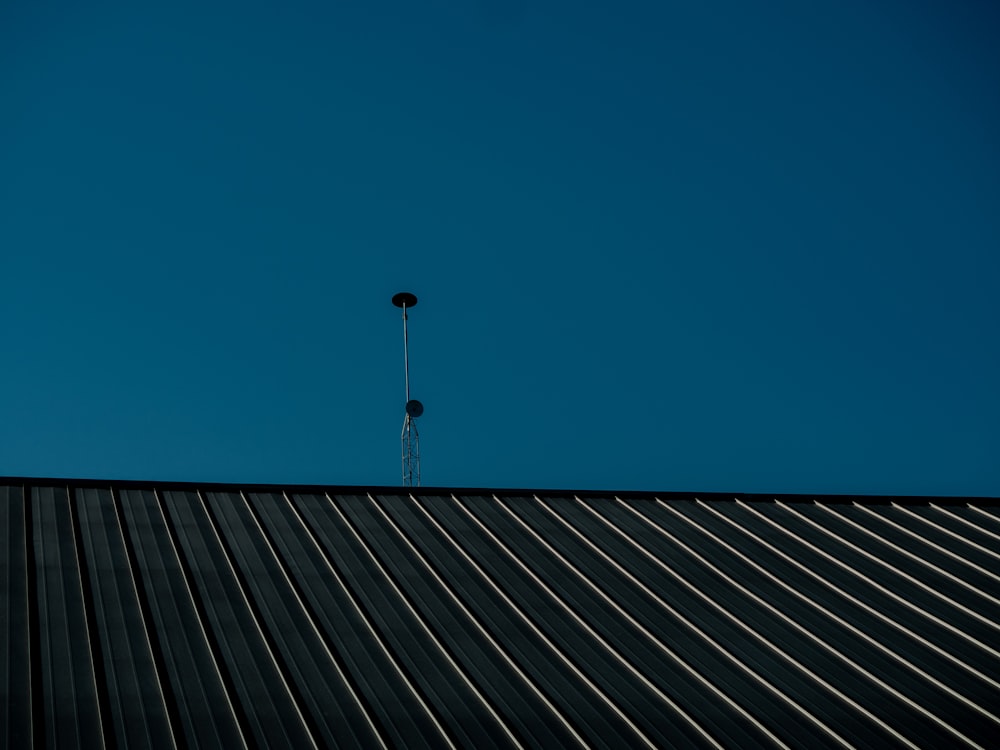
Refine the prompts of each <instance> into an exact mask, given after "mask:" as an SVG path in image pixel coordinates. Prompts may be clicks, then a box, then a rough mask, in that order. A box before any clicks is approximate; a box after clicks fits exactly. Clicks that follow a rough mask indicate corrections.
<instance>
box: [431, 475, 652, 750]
mask: <svg viewBox="0 0 1000 750" xmlns="http://www.w3.org/2000/svg"><path fill="white" fill-rule="evenodd" d="M451 499H452V501H453V502H454V504H455V505H456V506H458V507H459V508H461V510H462V511H464V512H465V514H466V515H467V516H468V517H469V518H470V519H471V520H472V522H473V523H475V524H476V525H477V526H478V527H479V528H480V529H481V530H482V531H483V532H484V533H485V534H486V535H487V536H488V537H489V538H490V540H491V541H492V542H493V543H494V544H495V545H496V546H497V547H499V548H500V549H501V550H502V551H503V552H504V553H506V555H507V556H508V557H509V558H510V559H511V560H513V561H514V563H515V564H516V565H517V566H518V567H519V568H521V570H523V571H524V572H525V573H527V574H528V576H529V577H530V578H531V579H532V580H533V581H534V582H535V583H536V584H538V585H539V586H540V587H541V588H542V590H543V591H545V592H546V593H547V594H548V595H549V596H550V597H551V598H552V600H553V601H555V602H556V604H558V605H559V606H560V607H561V608H562V609H564V610H565V611H566V612H567V613H568V614H569V615H570V617H572V618H573V619H574V620H576V622H577V623H578V624H579V625H580V626H581V627H582V628H584V629H585V630H586V631H587V632H588V633H589V634H590V635H591V637H592V638H594V640H595V641H596V642H597V643H599V644H600V645H601V646H602V647H603V648H604V649H605V650H606V651H608V653H610V654H611V655H612V656H613V657H614V658H615V659H617V660H618V661H620V662H621V663H622V665H623V666H625V668H626V669H628V670H629V671H630V672H632V673H633V674H634V675H635V676H636V677H638V678H639V679H640V680H641V681H642V682H643V684H649V681H648V680H647V679H646V678H645V676H643V675H642V674H641V673H639V672H638V671H637V670H635V668H634V667H632V666H631V665H630V664H629V662H628V661H627V660H626V659H625V658H624V657H623V656H621V654H619V653H618V652H617V651H616V650H615V648H614V647H613V646H612V645H611V644H610V643H608V642H607V641H606V640H605V639H604V638H602V637H601V635H600V634H599V633H598V632H597V631H595V630H594V628H593V627H592V626H591V625H590V624H589V623H588V622H586V621H585V620H584V619H583V618H582V617H580V616H579V615H578V614H577V613H576V612H575V611H574V610H573V608H572V607H571V606H569V605H568V604H567V603H566V602H565V601H563V600H562V598H561V597H560V596H559V595H558V594H556V593H555V592H554V591H552V588H551V587H550V586H548V584H546V583H545V582H544V581H543V580H542V579H541V578H540V577H539V576H538V575H537V574H536V573H535V572H534V571H533V570H531V568H529V567H528V565H527V564H526V563H525V562H524V561H523V560H521V558H520V557H518V556H517V554H516V553H515V552H514V551H513V550H511V549H510V548H509V547H508V546H507V545H506V544H504V542H503V541H501V540H500V538H499V537H497V535H496V534H494V533H493V531H492V530H491V529H490V528H489V527H488V526H486V524H484V523H483V522H482V521H480V520H479V519H478V518H477V517H476V516H475V514H473V513H471V512H470V511H469V509H468V508H466V507H465V506H464V505H463V504H462V502H461V501H460V500H459V499H458V497H457V496H455V495H451ZM495 499H496V498H495V497H494V500H495ZM472 564H473V566H474V567H475V568H476V571H477V572H478V573H479V574H480V575H481V576H483V578H484V580H486V581H487V582H488V583H489V584H490V587H491V588H492V589H493V590H494V591H496V592H497V594H499V595H500V597H501V598H502V599H503V600H504V601H505V602H506V603H507V605H508V606H509V607H510V608H511V609H512V610H513V611H514V612H516V613H517V614H518V616H519V617H520V618H521V619H522V620H523V621H524V622H525V624H527V625H528V627H530V628H531V629H532V630H533V631H534V632H535V634H536V635H538V637H539V638H541V639H542V640H543V641H544V642H545V644H546V645H547V646H548V647H549V648H550V649H551V650H552V652H553V653H554V654H555V655H556V656H558V657H559V659H560V661H562V662H563V664H565V665H566V666H567V667H569V669H570V670H571V671H572V672H573V674H575V675H576V676H577V677H578V678H579V679H580V680H581V681H582V682H583V683H584V684H585V685H586V686H587V687H589V688H590V689H591V690H592V691H593V692H594V694H595V695H597V697H598V698H600V699H601V701H602V702H603V703H604V704H605V705H606V706H607V707H608V708H609V709H611V711H613V712H614V713H615V715H617V716H618V718H619V719H621V720H622V721H623V722H624V723H625V724H626V725H627V726H628V727H629V728H630V729H631V730H632V731H633V732H634V733H635V735H636V736H637V737H638V738H639V739H640V740H642V742H643V744H644V745H646V746H647V747H650V748H655V747H656V744H655V743H654V742H653V741H652V740H650V739H649V737H647V736H646V735H645V733H644V732H643V731H642V730H641V729H640V728H639V727H638V726H636V724H635V722H633V721H632V720H631V719H630V718H629V717H628V715H627V714H626V713H625V712H624V711H623V710H622V708H621V707H620V706H619V705H618V704H617V703H615V701H614V700H612V698H611V696H609V695H608V694H607V693H606V692H605V691H604V690H602V689H601V687H600V685H598V684H597V683H595V682H594V681H593V680H592V679H590V678H589V677H587V675H586V674H585V673H584V672H583V670H581V669H580V667H579V666H578V665H577V664H576V663H575V662H574V661H573V659H572V658H570V656H568V655H567V654H566V653H565V652H564V651H563V649H561V648H560V647H559V645H558V644H556V643H555V642H554V641H553V640H552V639H551V638H549V637H548V636H547V635H546V634H545V633H544V632H543V631H542V630H541V628H539V627H538V626H537V625H536V624H535V622H534V620H532V618H531V617H530V616H529V615H528V614H527V613H526V612H524V610H523V609H522V608H521V607H520V606H518V604H517V603H516V602H515V601H514V600H513V599H512V598H511V597H510V596H509V595H508V594H507V592H506V591H505V590H504V588H503V586H501V585H500V584H498V583H497V582H496V581H494V580H493V578H492V577H491V576H490V575H489V573H487V572H486V571H485V570H484V569H483V568H482V567H481V566H480V565H479V564H478V563H476V562H473V563H472Z"/></svg>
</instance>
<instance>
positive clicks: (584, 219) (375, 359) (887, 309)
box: [0, 0, 1000, 495]
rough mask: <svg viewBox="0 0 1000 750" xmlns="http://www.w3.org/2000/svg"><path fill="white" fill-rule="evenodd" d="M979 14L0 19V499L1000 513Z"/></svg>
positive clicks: (999, 409) (901, 9)
mask: <svg viewBox="0 0 1000 750" xmlns="http://www.w3.org/2000/svg"><path fill="white" fill-rule="evenodd" d="M998 32H1000V10H998V9H997V5H996V3H995V2H992V0H983V1H982V2H972V1H965V0H951V1H949V2H945V0H937V1H936V2H935V1H931V0H913V1H912V2H902V1H901V0H900V1H899V2H890V1H888V0H881V1H880V0H815V1H814V2H805V3H804V2H800V1H799V0H784V1H781V2H766V1H765V2H755V3H747V2H735V1H730V0H707V1H705V2H701V1H699V2H694V1H687V2H669V1H668V0H657V1H655V2H644V3H639V2H627V1H626V2H602V3H592V2H579V1H576V2H557V1H555V0H464V1H459V0H425V1H424V2H416V3H414V2H392V1H389V0H344V1H339V0H338V1H334V2H315V3H304V2H299V1H298V0H289V1H288V2H280V3H278V2H274V3H260V2H252V1H247V0H241V2H232V3H223V2H215V1H214V0H199V1H198V2H190V3H188V2H182V1H180V0H171V1H170V2H159V3H157V2H149V3H146V2H120V3H114V2H100V0H97V1H96V2H92V3H90V2H88V3H78V2H73V3H70V2H27V1H26V0H24V1H19V0H7V1H6V2H2V3H0V284H2V294H0V331H2V349H0V351H2V353H3V355H2V364H0V386H2V388H0V475H27V476H70V477H106V478H117V479H123V478H136V479H149V480H156V479H164V480H192V481H213V480H214V481H246V482H253V481H262V482H303V483H310V482H323V483H327V482H328V483H335V484H398V483H399V482H400V478H399V477H400V473H399V472H400V469H399V463H400V461H399V454H400V446H399V431H400V427H401V424H402V418H403V379H402V364H403V363H402V327H401V321H400V317H399V310H397V309H396V308H394V307H392V305H391V304H390V302H389V299H390V297H391V296H392V294H393V293H395V292H397V291H401V290H404V289H405V290H410V291H412V292H414V293H415V294H417V295H418V297H419V298H420V302H419V305H418V307H417V308H416V309H415V310H413V312H412V314H411V317H410V338H411V364H412V381H413V395H414V396H415V397H417V398H419V399H421V400H422V401H423V402H424V404H425V406H426V413H425V415H424V416H423V417H422V418H421V419H420V421H419V426H420V434H421V439H422V449H423V473H424V483H425V484H428V485H440V486H498V487H501V486H502V487H537V488H596V489H650V490H703V491H734V492H768V491H773V492H818V493H878V494H897V493H898V494H979V495H1000V387H998V383H1000V336H998V333H997V328H998V323H1000V295H998V282H1000V45H998V44H997V39H998Z"/></svg>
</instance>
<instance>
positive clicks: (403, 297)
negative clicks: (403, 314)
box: [392, 292, 417, 309]
mask: <svg viewBox="0 0 1000 750" xmlns="http://www.w3.org/2000/svg"><path fill="white" fill-rule="evenodd" d="M392 304H394V305H395V306H396V307H402V308H404V309H405V308H407V307H416V306H417V295H415V294H410V293H409V292H400V293H399V294H394V295H392Z"/></svg>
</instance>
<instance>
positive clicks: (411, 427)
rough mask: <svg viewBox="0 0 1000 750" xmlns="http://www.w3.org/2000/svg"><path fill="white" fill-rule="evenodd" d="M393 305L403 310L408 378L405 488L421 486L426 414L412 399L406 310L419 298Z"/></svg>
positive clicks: (395, 300) (401, 297) (403, 295)
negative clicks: (420, 420) (421, 423)
mask: <svg viewBox="0 0 1000 750" xmlns="http://www.w3.org/2000/svg"><path fill="white" fill-rule="evenodd" d="M392 304H394V305H395V306H396V307H401V308H403V372H404V375H405V378H406V408H405V412H406V414H405V416H404V417H403V432H402V434H401V435H400V440H401V442H402V444H403V486H404V487H419V486H420V434H419V433H418V432H417V421H416V420H417V417H419V416H420V415H421V414H423V413H424V405H423V404H422V403H420V402H419V401H417V400H416V399H415V398H413V399H411V398H410V339H409V335H408V334H407V331H406V320H407V315H406V310H407V308H410V307H415V306H416V304H417V297H416V295H414V294H410V293H409V292H400V293H399V294H394V295H393V296H392Z"/></svg>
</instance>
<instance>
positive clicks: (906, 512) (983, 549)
mask: <svg viewBox="0 0 1000 750" xmlns="http://www.w3.org/2000/svg"><path fill="white" fill-rule="evenodd" d="M892 506H893V508H895V509H896V510H898V511H899V512H901V513H903V514H904V515H906V516H908V517H910V518H915V519H916V520H918V521H920V522H921V523H923V524H925V525H927V526H930V527H931V528H932V529H934V530H935V531H939V532H941V533H942V534H945V535H947V536H949V537H951V538H952V539H957V540H958V541H960V542H964V543H965V544H966V545H968V546H970V547H973V548H974V549H976V551H978V552H982V553H983V554H986V555H990V556H991V557H995V558H997V559H998V560H1000V553H998V552H995V551H994V550H991V549H989V548H988V547H984V546H982V545H981V544H977V543H976V542H973V541H972V540H971V539H967V538H966V537H964V536H962V535H961V534H958V533H956V532H954V531H952V530H951V529H949V528H947V527H945V526H942V525H941V524H939V523H935V522H934V521H932V520H930V519H929V518H925V517H924V516H921V515H920V514H919V513H914V512H913V511H912V510H910V509H909V508H907V507H906V506H904V505H899V504H897V503H893V504H892ZM953 517H954V516H953ZM900 528H903V527H900ZM907 533H910V534H913V535H915V536H917V537H919V538H920V539H923V540H924V541H926V542H927V544H930V545H931V546H933V547H935V548H936V549H940V550H941V551H942V552H944V553H945V554H947V555H950V556H953V557H955V558H956V559H958V560H961V561H962V562H964V563H966V564H967V565H971V566H972V567H974V568H976V569H978V570H979V571H980V572H982V573H984V574H985V575H988V576H989V577H991V578H995V579H996V580H998V581H1000V576H998V575H997V574H996V573H994V572H993V571H990V570H986V569H985V568H983V567H981V566H979V565H976V563H974V562H972V561H970V560H966V559H965V558H964V557H962V556H961V555H959V554H958V553H957V552H953V551H951V550H949V549H946V548H945V547H942V546H941V545H939V544H935V543H934V542H932V541H930V540H928V539H925V538H924V537H923V536H921V535H919V534H918V533H917V532H915V531H911V530H909V529H907Z"/></svg>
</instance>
